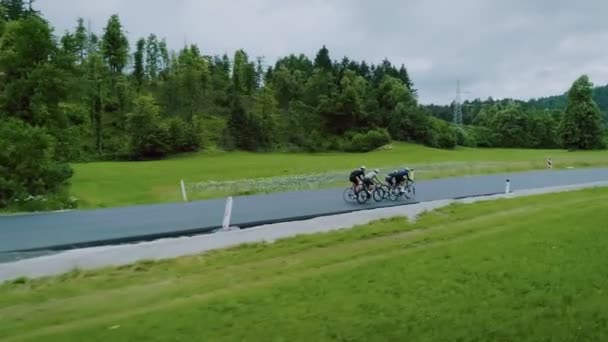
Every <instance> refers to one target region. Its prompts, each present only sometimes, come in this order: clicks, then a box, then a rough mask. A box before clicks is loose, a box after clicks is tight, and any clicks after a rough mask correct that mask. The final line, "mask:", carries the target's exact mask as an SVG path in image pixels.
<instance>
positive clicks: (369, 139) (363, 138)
mask: <svg viewBox="0 0 608 342" xmlns="http://www.w3.org/2000/svg"><path fill="white" fill-rule="evenodd" d="M390 142H391V137H390V135H389V133H388V131H387V130H386V129H382V128H378V129H374V130H371V131H369V132H367V133H365V134H362V133H357V134H355V135H354V136H353V137H352V138H351V139H350V143H349V144H348V145H350V146H346V148H345V150H346V151H348V152H369V151H373V150H375V149H377V148H379V147H382V146H384V145H386V144H388V143H390Z"/></svg>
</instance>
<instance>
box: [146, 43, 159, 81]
mask: <svg viewBox="0 0 608 342" xmlns="http://www.w3.org/2000/svg"><path fill="white" fill-rule="evenodd" d="M160 64H161V56H160V47H159V45H158V39H157V38H156V35H155V34H150V35H149V36H148V40H147V41H146V74H147V75H148V78H149V79H150V80H151V81H156V79H157V77H158V71H159V66H160Z"/></svg>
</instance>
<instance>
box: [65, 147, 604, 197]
mask: <svg viewBox="0 0 608 342" xmlns="http://www.w3.org/2000/svg"><path fill="white" fill-rule="evenodd" d="M547 156H552V157H553V160H554V163H555V164H556V166H557V167H559V166H562V167H563V166H565V165H573V166H585V165H608V152H605V151H601V152H577V153H568V152H565V151H554V150H553V151H547V150H508V149H489V150H484V149H466V148H460V149H457V150H455V151H446V150H437V149H430V148H426V147H422V146H417V145H411V144H396V145H394V149H392V150H384V151H378V152H372V153H365V154H354V153H322V154H303V153H299V154H296V153H268V154H253V153H244V152H234V153H199V154H194V155H189V156H182V157H179V158H173V159H170V160H164V161H152V162H104V163H89V164H76V165H74V168H75V171H76V173H75V176H74V178H73V187H72V192H73V194H74V196H76V197H77V198H79V199H81V201H82V202H81V207H109V206H122V205H132V204H144V203H155V202H171V201H179V200H180V199H181V197H180V196H181V195H180V192H179V180H180V179H184V180H185V181H186V182H189V183H194V182H200V181H207V180H216V181H220V180H237V179H250V178H259V177H272V176H284V175H301V174H310V173H319V172H325V171H332V170H349V169H352V168H355V167H358V166H360V165H361V164H364V165H366V166H367V167H370V168H371V167H383V166H385V167H388V166H397V165H421V164H432V163H441V162H466V163H471V164H470V165H468V166H467V167H465V168H453V167H446V168H444V169H438V170H435V171H433V172H430V173H425V174H419V175H418V178H419V179H421V178H434V177H445V176H456V175H461V174H469V173H488V172H501V171H513V170H526V169H538V168H543V167H544V161H545V158H546V157H547ZM478 162H498V164H493V165H491V166H488V165H485V166H484V165H481V166H476V163H478ZM385 171H386V170H385ZM345 177H346V176H345ZM329 185H332V184H320V186H329ZM227 194H234V193H227V192H219V193H207V194H204V193H203V194H194V195H193V196H191V197H192V198H194V199H196V198H207V197H213V196H223V195H227Z"/></svg>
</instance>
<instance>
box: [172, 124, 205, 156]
mask: <svg viewBox="0 0 608 342" xmlns="http://www.w3.org/2000/svg"><path fill="white" fill-rule="evenodd" d="M167 127H168V133H169V145H170V146H171V151H172V152H173V153H180V152H193V151H197V150H198V149H199V148H200V147H201V145H202V141H201V130H200V126H199V121H198V118H197V117H194V119H193V123H192V124H189V123H187V122H185V121H184V120H183V119H182V118H180V117H173V118H170V119H168V120H167Z"/></svg>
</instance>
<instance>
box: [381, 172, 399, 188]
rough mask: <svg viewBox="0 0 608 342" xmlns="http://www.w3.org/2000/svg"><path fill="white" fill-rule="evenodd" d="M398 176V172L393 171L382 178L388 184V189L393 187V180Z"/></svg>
mask: <svg viewBox="0 0 608 342" xmlns="http://www.w3.org/2000/svg"><path fill="white" fill-rule="evenodd" d="M398 174H399V170H394V171H393V172H391V173H389V174H388V176H386V178H384V180H385V181H386V182H387V183H388V185H389V186H390V187H393V186H394V185H395V178H396V177H397V175H398Z"/></svg>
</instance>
